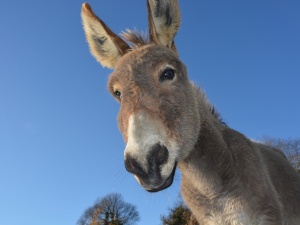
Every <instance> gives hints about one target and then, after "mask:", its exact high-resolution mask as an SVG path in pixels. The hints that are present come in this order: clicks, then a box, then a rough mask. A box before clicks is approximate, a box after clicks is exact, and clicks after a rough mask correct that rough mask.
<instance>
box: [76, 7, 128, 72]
mask: <svg viewBox="0 0 300 225" xmlns="http://www.w3.org/2000/svg"><path fill="white" fill-rule="evenodd" d="M81 18H82V24H83V28H84V31H85V35H86V39H87V42H88V44H89V46H90V50H91V53H92V55H93V56H94V57H95V58H96V59H97V61H98V62H100V63H101V64H102V66H104V67H108V68H114V67H115V65H116V63H117V61H118V60H119V59H120V58H121V56H122V55H124V54H125V53H126V52H127V51H128V50H129V49H130V47H129V46H128V44H127V43H126V42H125V41H124V40H123V39H122V38H120V37H119V36H118V35H116V34H115V33H114V32H112V31H111V30H110V29H109V28H108V27H107V26H106V24H105V23H104V22H103V21H102V20H100V19H99V18H98V17H97V16H96V15H95V13H94V12H93V11H92V8H91V6H90V5H89V4H87V3H83V5H82V9H81Z"/></svg>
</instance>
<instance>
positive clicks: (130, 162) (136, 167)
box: [125, 155, 146, 177]
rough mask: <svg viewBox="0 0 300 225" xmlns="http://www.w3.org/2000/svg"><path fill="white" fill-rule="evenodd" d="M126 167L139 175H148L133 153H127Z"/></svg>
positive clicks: (130, 171)
mask: <svg viewBox="0 0 300 225" xmlns="http://www.w3.org/2000/svg"><path fill="white" fill-rule="evenodd" d="M125 168H126V170H127V171H128V172H129V173H132V174H134V175H137V176H138V177H144V176H146V173H145V172H144V170H143V168H142V167H141V166H140V164H139V163H138V162H137V161H136V159H134V158H133V157H132V156H131V155H126V159H125Z"/></svg>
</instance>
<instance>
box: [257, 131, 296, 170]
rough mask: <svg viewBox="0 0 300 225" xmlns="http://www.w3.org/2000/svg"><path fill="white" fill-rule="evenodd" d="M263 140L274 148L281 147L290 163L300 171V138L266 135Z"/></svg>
mask: <svg viewBox="0 0 300 225" xmlns="http://www.w3.org/2000/svg"><path fill="white" fill-rule="evenodd" d="M262 141H263V142H264V143H265V144H267V145H269V146H272V147H274V148H277V149H280V150H281V151H282V152H283V153H284V154H285V155H286V157H287V158H288V160H289V161H290V163H291V164H292V165H293V167H295V168H296V169H297V170H298V171H300V138H285V139H284V138H273V137H268V136H265V137H263V138H262Z"/></svg>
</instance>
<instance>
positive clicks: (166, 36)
mask: <svg viewBox="0 0 300 225" xmlns="http://www.w3.org/2000/svg"><path fill="white" fill-rule="evenodd" d="M147 6H148V22H149V34H150V41H151V42H154V43H156V44H160V45H164V46H166V47H168V48H172V49H173V50H174V51H176V47H175V44H174V37H175V35H176V33H177V31H178V29H179V26H180V10H179V5H178V0H148V2H147Z"/></svg>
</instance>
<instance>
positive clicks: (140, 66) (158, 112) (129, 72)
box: [109, 45, 199, 191]
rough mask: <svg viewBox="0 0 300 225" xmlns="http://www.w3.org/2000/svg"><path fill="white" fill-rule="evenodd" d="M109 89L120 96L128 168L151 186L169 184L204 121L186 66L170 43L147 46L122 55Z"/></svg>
mask: <svg viewBox="0 0 300 225" xmlns="http://www.w3.org/2000/svg"><path fill="white" fill-rule="evenodd" d="M109 90H110V92H111V93H112V94H113V95H114V96H115V98H116V99H117V100H118V101H119V102H120V112H119V115H118V122H119V128H120V130H121V132H122V134H123V137H124V139H125V142H126V148H125V152H124V155H125V166H126V169H127V170H128V171H129V172H131V173H133V174H134V175H135V177H136V179H137V180H138V181H139V183H140V184H141V185H142V186H143V187H144V188H145V189H146V190H148V191H159V190H162V189H164V188H166V187H168V186H169V185H171V184H172V181H173V176H174V173H175V167H176V164H177V162H178V161H180V160H181V159H184V158H185V157H187V155H188V154H189V151H190V149H192V147H193V146H190V143H194V140H195V139H196V138H197V137H195V135H196V134H197V132H195V131H196V130H197V128H198V127H199V126H198V125H197V124H195V122H194V121H197V120H195V116H197V115H198V112H197V109H198V107H197V104H196V102H195V97H194V96H195V95H194V92H193V91H192V90H193V88H192V87H191V84H190V82H189V80H188V77H187V74H186V68H185V66H184V65H183V64H182V63H181V62H180V60H179V59H178V57H177V55H176V54H175V53H174V52H173V51H172V50H170V49H168V48H165V47H162V46H159V45H148V46H144V47H142V48H139V49H137V50H135V51H133V52H131V53H128V54H126V55H125V56H123V57H122V58H121V60H120V61H119V62H118V64H117V66H116V67H115V71H114V72H113V73H112V74H111V76H110V79H109Z"/></svg>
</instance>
